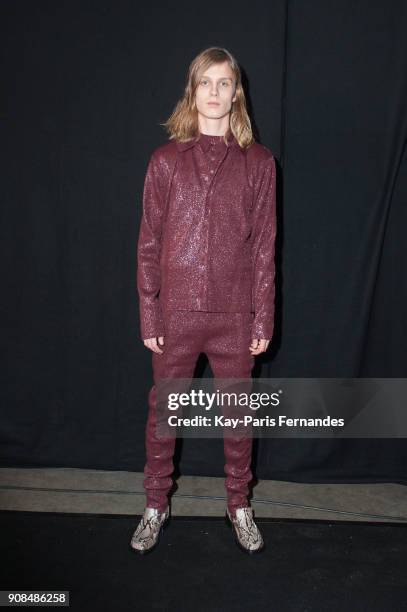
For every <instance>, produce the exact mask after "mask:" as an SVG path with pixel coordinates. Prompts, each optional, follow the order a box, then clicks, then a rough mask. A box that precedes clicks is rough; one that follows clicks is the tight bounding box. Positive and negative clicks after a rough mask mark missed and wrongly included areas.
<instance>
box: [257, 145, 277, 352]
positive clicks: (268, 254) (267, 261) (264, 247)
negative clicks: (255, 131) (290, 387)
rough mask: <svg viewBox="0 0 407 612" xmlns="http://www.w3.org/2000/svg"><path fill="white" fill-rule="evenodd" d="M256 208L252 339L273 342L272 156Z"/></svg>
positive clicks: (259, 187)
mask: <svg viewBox="0 0 407 612" xmlns="http://www.w3.org/2000/svg"><path fill="white" fill-rule="evenodd" d="M260 165H261V170H260V172H259V173H258V176H257V179H256V189H255V202H254V205H253V213H254V217H253V233H254V237H253V243H252V261H253V303H254V320H253V324H252V338H265V339H267V340H271V339H272V337H273V331H274V298H275V287H274V277H275V263H274V245H275V237H276V164H275V160H274V157H273V155H272V154H271V153H270V155H269V156H268V157H267V158H266V159H265V160H262V161H261V162H260Z"/></svg>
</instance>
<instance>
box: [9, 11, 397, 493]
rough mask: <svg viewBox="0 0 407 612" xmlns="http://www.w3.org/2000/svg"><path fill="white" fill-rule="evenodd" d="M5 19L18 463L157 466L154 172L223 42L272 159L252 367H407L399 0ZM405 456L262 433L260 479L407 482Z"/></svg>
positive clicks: (194, 453)
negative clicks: (147, 302) (267, 253)
mask: <svg viewBox="0 0 407 612" xmlns="http://www.w3.org/2000/svg"><path fill="white" fill-rule="evenodd" d="M1 13H2V14H1V45H2V51H3V53H2V59H3V62H2V64H3V65H2V75H3V96H2V100H1V104H2V112H1V143H2V153H3V158H2V187H3V197H2V205H1V225H0V232H1V249H2V252H1V254H2V257H1V260H0V261H1V266H2V278H3V283H2V313H1V319H0V320H1V327H2V331H1V343H2V349H3V367H2V372H3V384H2V387H1V390H2V399H1V420H0V441H1V446H0V453H1V461H2V465H3V466H20V467H38V466H44V467H46V466H48V467H52V466H55V467H60V466H67V467H83V468H101V469H113V470H115V469H118V470H119V469H120V470H123V469H124V470H135V471H142V469H143V467H144V427H145V422H146V418H147V394H148V390H149V388H150V386H151V384H152V370H151V353H150V351H149V350H148V349H146V348H145V347H144V345H143V343H142V342H141V339H140V334H139V319H138V316H139V315H138V297H137V291H136V244H137V236H138V230H139V223H140V217H141V205H142V201H141V197H142V188H143V181H144V175H145V171H146V167H147V161H148V157H149V155H150V153H151V151H152V150H153V149H154V148H155V147H156V146H158V145H159V144H161V143H163V142H165V141H166V139H167V136H166V134H165V132H164V130H163V128H162V127H160V125H159V123H160V122H163V121H164V120H165V119H166V118H167V117H168V116H169V114H170V112H171V111H172V109H173V107H174V105H175V102H176V101H177V99H178V98H179V97H180V95H181V93H182V90H183V86H184V82H185V77H186V72H187V68H188V65H189V62H190V61H191V60H192V58H193V57H194V56H195V55H196V54H197V53H198V52H199V51H200V50H202V49H203V48H205V47H208V46H212V45H219V46H223V47H226V48H228V49H229V50H230V51H231V52H232V53H234V54H235V55H236V57H237V58H238V60H239V62H240V63H241V66H242V69H243V76H244V83H245V88H246V94H247V98H248V102H249V110H250V114H251V118H252V122H253V126H254V129H255V133H256V135H257V137H258V139H259V140H260V141H261V142H263V143H264V144H265V145H266V146H268V147H269V148H270V149H271V150H272V151H273V152H274V154H275V158H276V161H277V166H278V238H277V254H276V261H277V276H276V283H277V296H276V304H277V313H276V332H275V337H274V339H273V343H272V346H271V350H269V351H268V352H267V353H266V354H265V355H264V356H262V357H260V358H257V366H256V370H255V375H256V376H265V377H273V376H276V377H281V376H283V377H296V376H298V377H404V376H405V375H406V370H407V367H406V365H407V364H406V360H407V358H406V351H405V346H406V341H407V329H406V318H405V315H404V313H405V311H406V306H407V287H406V285H407V283H406V278H407V269H406V268H407V265H406V264H407V246H406V240H405V237H404V233H405V228H406V227H407V213H406V202H407V178H406V177H407V172H406V170H407V159H406V155H407V153H406V146H405V144H406V133H407V83H406V81H407V42H406V37H405V31H406V30H407V5H406V3H405V2H404V1H403V0H393V2H391V3H390V4H387V5H386V4H384V3H383V2H379V0H360V1H355V0H352V1H351V0H342V1H340V2H338V1H334V0H331V1H326V0H314V1H313V2H301V1H300V0H278V1H274V2H272V3H268V2H266V1H259V0H256V1H254V2H251V3H250V5H249V6H247V5H244V6H243V5H242V6H239V5H237V4H236V2H233V3H232V2H223V3H215V2H210V3H209V4H208V3H204V4H203V5H200V4H199V3H198V5H193V4H191V3H189V2H177V3H176V4H168V3H164V2H159V3H149V4H147V5H145V6H142V5H141V4H136V3H135V2H132V1H130V0H128V1H123V0H122V1H115V2H112V1H111V2H106V1H97V2H96V1H95V2H73V1H70V2H67V1H61V0H60V1H58V2H51V1H47V2H45V1H37V2H35V3H33V2H28V1H24V2H23V1H19V2H16V1H12V0H3V2H2V3H1ZM208 373H209V374H210V370H209V366H208V364H207V362H206V359H205V358H204V357H202V358H201V359H200V362H199V364H198V369H197V375H201V374H203V375H207V374H208ZM406 449H407V446H406V444H405V442H404V440H403V439H398V440H383V439H373V440H327V439H325V440H319V439H311V440H310V439H308V440H306V439H300V440H287V439H285V440H278V439H261V440H259V441H258V442H257V441H256V445H255V457H254V461H255V469H256V474H257V475H258V476H259V477H261V478H275V479H286V480H300V481H308V482H313V481H315V482H317V481H330V482H341V481H342V482H345V481H347V482H352V481H360V482H363V481H400V482H405V481H406V468H405V466H406V464H407V450H406ZM181 450H182V454H181V459H180V469H181V472H182V473H184V474H197V475H214V476H221V475H223V445H222V440H207V439H205V440H184V441H182V443H181V442H180V444H179V448H178V451H179V452H180V451H181Z"/></svg>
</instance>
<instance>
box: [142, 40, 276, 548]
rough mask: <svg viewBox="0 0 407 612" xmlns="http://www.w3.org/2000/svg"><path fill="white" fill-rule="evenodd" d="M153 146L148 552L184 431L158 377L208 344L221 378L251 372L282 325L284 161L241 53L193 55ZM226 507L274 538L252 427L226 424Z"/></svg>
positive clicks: (145, 305)
mask: <svg viewBox="0 0 407 612" xmlns="http://www.w3.org/2000/svg"><path fill="white" fill-rule="evenodd" d="M163 125H164V126H165V127H166V129H167V130H168V132H169V141H168V142H166V143H164V144H163V145H161V146H159V147H157V148H156V149H155V150H154V151H153V152H152V154H151V156H150V159H149V163H148V167H147V172H146V176H145V183H144V190H143V215H142V219H141V225H140V233H139V240H138V247H137V262H138V265H137V289H138V294H139V304H140V332H141V337H142V340H143V342H144V345H145V346H146V347H147V348H148V349H150V350H151V351H152V367H153V375H154V385H153V387H152V388H151V390H150V392H149V395H148V406H149V410H148V418H147V425H146V434H145V446H146V464H145V468H144V475H145V478H144V481H143V484H144V488H145V491H146V507H145V510H144V513H143V516H142V517H141V520H140V522H139V524H138V526H137V528H136V530H135V531H134V533H133V536H132V539H131V542H130V545H131V547H132V549H133V550H135V551H137V552H139V553H142V554H145V553H147V552H150V551H152V550H153V549H154V548H155V547H156V545H157V544H158V542H159V538H160V535H161V533H162V530H163V528H164V526H166V525H167V524H168V520H169V518H170V506H169V497H168V495H169V491H170V489H171V487H172V484H173V480H172V477H171V476H172V472H173V469H174V465H173V454H174V448H175V438H174V437H171V438H162V437H161V438H160V437H158V436H157V431H156V425H157V413H156V408H157V384H158V382H159V381H160V380H161V379H172V378H184V379H190V378H192V376H193V373H194V370H195V366H196V362H197V359H198V357H199V354H200V353H201V352H203V353H205V354H206V355H207V357H208V361H209V364H210V367H211V370H212V372H213V375H214V378H215V379H216V378H224V379H227V378H244V379H246V378H247V379H249V378H250V377H251V371H252V368H253V366H254V360H255V356H256V355H259V354H260V353H262V352H264V351H266V350H267V348H268V346H269V343H270V341H271V339H272V336H273V331H274V298H275V287H274V277H275V264H274V244H275V236H276V203H275V192H276V166H275V159H274V156H273V154H272V152H271V151H270V150H269V149H268V148H267V147H265V146H264V145H262V144H260V143H258V142H256V141H255V139H254V137H253V134H252V129H251V123H250V119H249V116H248V113H247V109H246V100H245V95H244V91H243V87H242V82H241V72H240V68H239V65H238V63H237V61H236V59H235V58H234V57H233V55H232V54H231V53H230V52H229V51H228V50H227V49H224V48H220V47H209V48H208V49H205V50H203V51H202V52H201V53H199V54H198V55H197V56H196V57H195V58H194V60H193V61H192V62H191V64H190V66H189V70H188V76H187V82H186V86H185V91H184V94H183V96H182V98H181V99H180V100H179V101H178V103H177V105H176V107H175V109H174V111H173V113H172V115H171V116H170V118H169V119H168V120H167V121H166V122H165V123H164V124H163ZM224 453H225V460H226V463H225V473H226V480H225V488H226V493H227V506H226V512H225V519H226V521H227V523H228V524H229V525H230V526H231V527H232V528H233V535H234V538H235V541H236V543H237V544H238V545H239V547H240V548H241V549H242V550H243V551H244V552H248V553H250V554H252V553H256V552H260V551H261V550H263V549H264V547H265V544H264V540H263V538H262V535H261V533H260V530H259V528H258V526H257V525H256V523H255V521H254V514H253V510H252V508H251V506H250V505H249V502H248V494H249V483H250V481H251V479H252V472H251V469H250V466H251V458H252V437H251V436H242V437H241V438H233V437H232V438H228V437H226V436H224Z"/></svg>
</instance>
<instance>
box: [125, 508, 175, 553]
mask: <svg viewBox="0 0 407 612" xmlns="http://www.w3.org/2000/svg"><path fill="white" fill-rule="evenodd" d="M169 518H170V508H169V506H167V509H166V510H165V511H164V512H160V511H159V510H158V509H157V508H148V507H147V508H145V510H144V514H143V516H142V517H141V521H140V522H139V524H138V526H137V529H136V531H135V532H134V533H133V536H132V538H131V542H130V546H131V548H132V549H133V550H134V551H136V552H138V553H140V554H141V555H144V554H147V553H149V552H151V551H152V550H153V549H154V548H155V547H156V546H157V544H158V543H159V540H160V536H161V533H162V531H163V529H165V527H166V526H167V525H168V521H169Z"/></svg>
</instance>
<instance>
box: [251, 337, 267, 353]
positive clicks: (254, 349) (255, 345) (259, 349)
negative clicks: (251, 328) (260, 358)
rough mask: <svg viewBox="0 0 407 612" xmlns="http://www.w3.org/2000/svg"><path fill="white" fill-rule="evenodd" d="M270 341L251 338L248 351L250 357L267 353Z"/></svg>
mask: <svg viewBox="0 0 407 612" xmlns="http://www.w3.org/2000/svg"><path fill="white" fill-rule="evenodd" d="M269 344H270V340H267V339H266V338H253V339H252V343H251V345H250V347H249V350H250V352H251V354H252V355H259V354H260V353H264V352H265V351H267V348H268V345H269Z"/></svg>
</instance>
